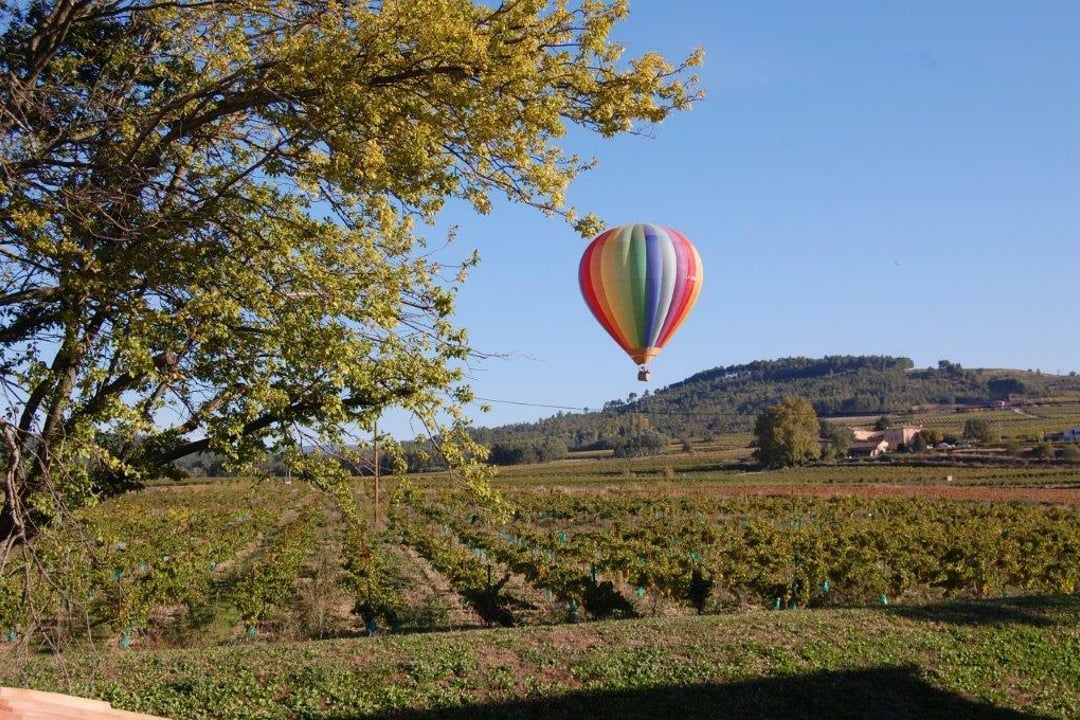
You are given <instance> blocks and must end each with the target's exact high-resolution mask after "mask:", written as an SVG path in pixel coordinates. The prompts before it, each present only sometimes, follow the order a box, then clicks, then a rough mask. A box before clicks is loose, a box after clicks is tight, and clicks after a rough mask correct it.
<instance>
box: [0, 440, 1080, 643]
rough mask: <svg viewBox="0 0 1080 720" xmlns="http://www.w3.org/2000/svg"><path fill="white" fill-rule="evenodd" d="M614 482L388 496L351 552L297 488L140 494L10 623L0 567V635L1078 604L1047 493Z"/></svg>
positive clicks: (1076, 553) (951, 484) (1028, 479)
mask: <svg viewBox="0 0 1080 720" xmlns="http://www.w3.org/2000/svg"><path fill="white" fill-rule="evenodd" d="M669 459H670V458H669ZM619 466H620V465H619V464H618V463H605V462H595V463H593V466H592V468H591V470H592V473H591V474H590V473H588V472H583V468H585V467H586V466H583V465H575V464H567V465H564V466H562V468H561V470H559V471H558V472H561V473H563V475H564V476H565V477H564V478H563V479H564V480H565V482H559V478H560V477H561V476H560V475H559V474H558V473H557V472H556V471H555V469H554V468H548V469H547V473H548V474H547V475H543V474H541V475H539V476H530V477H513V476H511V477H508V478H507V479H505V480H500V481H496V486H497V487H498V488H499V489H500V490H501V492H502V495H503V499H504V504H503V505H501V506H499V507H482V506H478V505H476V504H475V502H474V497H473V496H472V495H470V494H468V493H466V492H464V491H461V490H455V489H452V487H450V484H449V483H447V482H446V480H445V478H442V479H440V478H430V479H427V480H424V479H413V480H410V481H408V482H397V483H394V482H391V485H392V488H393V489H392V492H391V493H390V497H391V501H390V503H389V506H388V507H387V508H384V515H386V516H387V517H386V519H385V522H382V523H380V525H379V526H378V527H373V526H368V527H363V528H360V529H359V530H358V529H356V528H355V527H353V526H352V525H351V524H350V523H347V522H345V520H344V518H343V516H342V514H341V512H340V511H339V510H338V508H337V505H336V504H335V503H334V502H333V501H332V500H331V498H330V497H329V496H326V495H323V494H321V493H319V492H317V491H315V490H313V489H312V488H310V487H309V486H307V485H305V484H303V483H285V482H282V481H280V480H276V481H270V480H266V481H261V482H254V481H247V480H234V481H216V482H208V483H204V484H185V485H179V486H157V487H152V488H149V489H147V490H145V491H142V492H140V493H134V494H129V495H126V496H124V497H121V498H119V499H116V500H112V501H109V502H108V503H105V504H103V505H101V506H99V507H97V508H94V509H93V510H91V511H89V512H88V513H87V515H86V516H85V518H84V520H85V525H84V530H83V531H82V532H76V531H75V530H67V531H64V532H57V533H53V534H47V535H46V536H44V537H43V538H42V539H41V541H40V542H39V543H37V544H36V545H35V547H34V555H33V557H32V558H30V557H27V558H26V560H28V561H29V560H31V559H32V560H33V562H35V563H37V565H38V567H41V568H43V569H44V570H45V571H46V572H45V573H42V574H39V575H36V576H34V577H35V578H36V580H35V582H34V583H33V584H32V585H31V587H30V588H29V592H30V596H29V599H30V600H31V601H30V602H27V601H26V600H27V598H26V597H24V596H23V594H22V592H23V590H22V589H21V588H22V587H23V586H22V581H23V578H24V577H25V576H24V575H23V574H22V572H21V571H20V568H19V567H18V566H17V565H16V564H12V565H11V566H9V568H8V570H7V574H6V575H5V577H4V578H3V586H2V594H0V602H2V610H3V612H2V615H0V618H2V624H3V632H4V634H5V637H6V639H7V640H8V642H9V646H15V645H19V644H20V643H23V644H25V643H44V644H45V645H47V646H51V647H52V648H53V649H57V648H61V647H66V646H69V645H74V646H80V645H82V644H85V643H86V642H92V643H96V644H99V645H100V644H102V643H104V644H106V645H110V644H111V645H113V646H114V647H116V648H120V649H127V648H140V647H141V648H147V647H207V646H212V645H220V644H222V643H225V644H229V643H250V642H260V641H267V640H298V639H309V638H325V637H340V636H362V635H378V634H385V633H387V632H390V633H393V632H396V631H404V630H411V631H415V630H436V629H450V628H469V627H483V626H517V625H550V624H559V623H573V622H581V621H586V620H595V619H604V618H614V619H617V618H640V617H655V616H662V617H669V616H675V615H696V614H702V613H704V614H716V613H730V612H739V611H745V610H752V609H755V608H756V609H768V610H785V611H789V610H800V609H809V608H825V607H861V606H870V605H874V604H881V605H886V604H894V605H895V604H912V605H919V604H926V603H928V602H935V601H942V600H947V599H956V598H992V597H1003V596H1012V595H1017V594H1071V593H1075V592H1077V591H1078V589H1080V507H1078V505H1080V483H1078V482H1077V478H1076V476H1075V474H1073V473H1072V471H1070V470H1068V469H1062V468H1051V467H1043V468H1040V467H1034V468H1024V469H1020V468H997V469H994V468H956V469H953V470H950V471H949V472H950V475H949V476H948V481H947V482H946V481H943V478H942V476H941V474H940V472H938V471H937V470H936V469H927V468H913V467H894V466H881V467H875V468H873V469H870V468H860V467H818V468H806V469H801V470H792V471H787V472H782V473H766V474H761V473H756V474H755V473H750V474H747V473H744V472H732V471H730V470H728V471H724V470H718V469H713V470H711V471H709V472H708V473H706V474H707V475H708V476H710V477H712V476H715V477H716V479H714V480H702V479H701V478H700V477H699V476H698V473H695V472H692V471H690V470H689V469H688V468H678V469H675V468H673V467H671V466H667V465H665V466H661V467H653V466H651V465H650V464H649V463H642V464H640V465H637V466H636V468H637V469H636V471H635V472H634V473H633V475H632V476H629V477H623V478H613V477H612V476H613V475H614V474H615V473H616V472H617V470H618V467H619ZM538 477H540V478H543V481H540V480H538V479H537V478H538ZM369 489H370V488H368V487H367V486H366V484H365V483H363V482H360V481H357V482H356V484H355V487H354V493H355V499H356V501H357V502H358V504H359V506H360V507H362V508H367V509H369V510H370V508H371V504H370V498H369V495H368V490H369ZM86 528H89V529H92V532H90V533H89V534H88V533H87V531H86V530H85V529H86Z"/></svg>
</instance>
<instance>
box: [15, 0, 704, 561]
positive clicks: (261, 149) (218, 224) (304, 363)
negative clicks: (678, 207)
mask: <svg viewBox="0 0 1080 720" xmlns="http://www.w3.org/2000/svg"><path fill="white" fill-rule="evenodd" d="M626 12H627V8H626V2H624V1H621V0H614V1H611V2H602V1H600V0H577V1H576V2H566V1H565V0H555V1H554V2H552V1H551V0H520V1H512V0H508V1H507V2H502V3H485V2H480V1H479V0H382V1H378V0H372V1H370V2H353V1H350V0H337V1H334V0H188V1H184V0H178V1H176V2H156V1H155V0H39V1H32V2H10V1H0V32H2V40H0V75H2V79H0V136H2V144H0V368H2V371H3V373H2V378H3V379H2V383H3V387H2V392H3V399H4V402H5V403H6V407H5V412H4V415H5V417H4V419H3V420H0V430H2V436H3V441H4V448H5V454H4V460H5V462H4V467H5V487H4V498H5V504H4V506H3V510H2V514H0V540H3V541H4V543H5V544H4V549H5V550H6V549H8V548H10V547H11V544H12V543H13V542H17V541H19V540H20V539H25V538H26V537H27V535H28V534H30V533H32V531H33V528H34V527H35V526H37V525H39V524H40V523H41V522H44V521H47V520H48V518H50V517H52V516H54V515H55V514H56V513H57V512H58V511H59V510H60V508H61V507H62V506H64V505H65V504H71V503H80V502H86V501H87V500H89V499H92V498H94V497H99V496H101V495H103V494H108V493H112V492H117V491H119V490H122V489H124V488H126V487H130V486H132V485H135V484H137V483H139V482H140V481H141V480H143V479H144V478H146V477H148V476H154V475H157V474H159V473H161V472H162V469H163V468H165V467H167V465H168V464H169V463H170V462H171V461H173V460H175V459H177V458H179V457H182V456H184V455H186V454H189V453H193V452H197V451H203V450H207V449H210V450H214V451H216V452H220V453H224V454H225V455H226V456H227V457H228V458H230V460H231V461H233V462H235V463H242V462H243V461H245V460H248V459H251V458H253V457H255V456H257V455H258V454H260V453H263V452H265V451H266V449H267V448H272V449H275V450H281V449H287V448H288V447H290V446H295V444H296V443H297V442H298V441H299V440H298V437H299V435H298V434H299V433H309V434H311V435H312V436H317V437H320V438H323V439H326V440H328V441H332V442H334V441H338V440H340V439H341V436H340V433H341V432H342V428H346V427H370V425H371V423H372V421H373V420H374V418H376V417H377V416H378V414H379V413H380V412H381V411H382V410H383V409H384V408H386V407H387V406H390V405H394V406H400V407H404V408H407V409H410V410H412V411H414V412H416V413H418V414H419V415H420V416H421V417H423V418H428V419H431V418H434V417H436V414H437V413H439V412H441V411H442V410H444V409H445V408H446V406H450V407H451V408H452V407H453V406H454V405H456V404H459V403H460V402H462V401H466V400H468V399H469V395H468V391H467V389H466V388H463V387H461V385H460V382H461V374H460V371H459V370H457V369H456V368H457V367H458V364H456V361H457V360H459V359H461V358H464V357H466V356H467V354H468V353H469V348H468V346H467V342H466V336H465V333H464V332H463V331H462V330H461V329H459V328H457V327H455V326H454V324H453V323H452V312H453V299H454V292H455V289H456V287H457V284H458V283H459V282H461V280H462V279H463V276H462V275H461V274H459V271H461V272H463V271H464V269H465V268H466V267H467V266H468V265H470V264H471V261H468V262H465V263H463V264H462V265H461V266H460V267H459V266H451V267H444V266H443V265H442V264H440V262H439V261H438V259H437V258H436V257H434V256H432V255H430V254H429V253H428V251H426V250H425V249H424V242H423V240H422V238H421V237H419V236H418V234H417V233H418V230H417V229H416V228H415V227H414V223H416V222H418V221H420V222H429V221H431V220H432V219H433V218H434V217H435V215H436V214H437V213H438V212H439V210H440V208H441V207H442V206H443V204H444V202H445V201H446V200H447V199H449V198H460V199H463V200H465V201H467V202H470V203H471V204H472V205H473V206H474V207H475V208H476V210H477V211H479V212H486V211H488V210H489V209H490V207H491V204H492V202H493V200H496V199H498V198H499V197H504V198H508V199H509V200H511V201H516V202H521V203H526V204H529V205H532V206H535V207H536V208H538V209H539V210H541V211H543V212H546V213H549V214H555V215H561V216H563V217H564V218H565V219H566V220H567V221H569V222H570V223H571V224H573V225H576V227H577V229H578V230H579V231H580V232H582V233H587V232H590V231H591V230H593V229H594V228H595V222H594V221H593V219H592V218H590V217H585V218H578V216H577V215H576V214H575V212H574V211H573V209H571V208H568V207H566V206H565V204H564V192H565V190H566V188H567V186H568V183H569V182H570V181H571V180H572V179H573V178H574V177H575V176H576V175H577V174H578V173H579V172H581V171H582V170H583V169H585V168H587V167H588V166H589V165H590V163H591V162H592V160H591V159H589V158H579V157H577V156H575V155H572V154H568V153H566V152H565V151H563V150H562V149H561V147H560V141H561V140H560V139H561V138H562V137H563V135H564V133H565V132H566V131H567V130H568V129H569V128H570V127H572V126H579V127H582V128H585V129H586V130H589V131H593V132H595V133H596V134H598V135H600V136H612V135H616V134H619V133H624V132H637V131H638V130H640V129H641V128H642V127H645V126H647V125H648V124H650V123H656V122H659V121H661V120H663V119H664V118H665V117H666V116H667V115H668V114H669V113H670V112H671V111H672V110H674V109H681V108H686V107H688V106H689V105H690V104H691V102H692V100H693V99H694V97H695V96H696V90H695V88H694V79H693V78H692V77H691V76H689V75H688V74H687V68H688V67H689V66H691V65H694V64H696V63H697V62H698V60H699V55H698V54H697V53H695V54H693V55H691V56H690V57H688V58H686V59H685V60H681V61H678V62H676V63H674V64H671V63H669V62H667V61H665V60H664V59H663V58H662V57H660V56H658V55H656V54H652V53H649V54H644V55H641V56H640V57H637V58H635V59H630V60H625V59H622V58H621V57H620V52H621V49H620V47H619V46H618V45H617V44H615V43H613V42H612V41H611V40H610V39H609V33H610V30H611V28H612V26H613V24H614V23H616V22H617V21H619V20H620V19H622V18H623V17H624V16H625V15H626ZM295 457H296V458H297V459H299V458H300V455H299V454H297V455H296V456H295Z"/></svg>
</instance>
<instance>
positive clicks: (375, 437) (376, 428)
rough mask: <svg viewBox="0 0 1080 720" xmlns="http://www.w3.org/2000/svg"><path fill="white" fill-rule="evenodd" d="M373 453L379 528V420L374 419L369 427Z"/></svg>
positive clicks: (376, 522) (376, 523) (376, 516)
mask: <svg viewBox="0 0 1080 720" xmlns="http://www.w3.org/2000/svg"><path fill="white" fill-rule="evenodd" d="M371 431H372V437H373V441H374V442H373V445H374V448H375V450H374V455H375V525H374V527H375V529H376V530H377V529H378V528H379V471H380V468H379V421H378V420H376V421H375V422H374V424H373V425H372V428H371Z"/></svg>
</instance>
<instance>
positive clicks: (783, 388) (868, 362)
mask: <svg viewBox="0 0 1080 720" xmlns="http://www.w3.org/2000/svg"><path fill="white" fill-rule="evenodd" d="M792 395H795V396H800V397H804V398H806V399H807V400H809V401H810V402H811V403H812V404H813V406H814V409H815V411H816V412H817V413H818V416H819V417H826V418H827V417H830V416H831V417H836V416H849V415H875V414H878V415H882V414H897V413H905V412H910V411H912V410H913V409H917V408H920V407H928V406H939V405H972V404H981V403H992V402H995V401H998V402H1000V401H1008V400H1010V399H1013V400H1017V399H1023V400H1026V401H1032V400H1036V399H1040V398H1044V399H1045V398H1052V397H1056V396H1062V395H1071V396H1073V397H1074V398H1076V397H1077V396H1080V378H1078V377H1077V376H1076V373H1072V374H1070V375H1051V374H1046V373H1042V372H1039V371H1031V370H1009V369H985V368H980V369H967V368H963V367H962V366H961V365H960V364H959V363H953V362H950V361H948V360H942V361H940V362H939V363H938V365H937V367H931V368H925V369H916V368H915V366H914V362H912V360H911V359H910V358H906V357H893V356H887V355H832V356H826V357H823V358H817V359H815V358H805V357H793V358H782V359H778V360H758V361H754V362H751V363H747V364H744V365H730V366H726V367H715V368H712V369H710V370H703V371H701V372H699V373H695V374H694V375H691V376H690V377H688V378H686V379H685V380H680V381H678V382H675V383H672V384H671V385H668V386H667V387H664V388H661V389H659V390H656V391H654V392H650V391H646V392H645V393H643V394H642V395H641V396H638V395H636V394H633V393H632V394H631V395H630V396H629V397H628V398H627V399H626V400H613V401H610V402H608V403H605V405H604V407H603V409H602V410H600V411H597V412H587V413H573V414H568V413H559V414H558V415H555V416H553V417H550V418H545V419H543V420H539V421H537V422H533V423H518V424H514V425H506V426H501V427H496V428H481V429H480V430H478V432H477V437H478V439H480V440H481V441H482V442H484V443H485V444H488V445H489V446H490V445H492V444H494V443H502V444H506V443H522V442H529V443H536V442H539V441H540V440H545V441H547V442H551V440H552V439H553V438H556V439H560V440H562V441H563V442H565V443H566V446H567V447H568V448H570V449H575V448H581V447H588V446H592V445H595V444H596V443H598V442H602V439H603V438H605V437H608V438H610V437H611V436H612V435H613V434H614V435H623V436H625V435H627V434H628V432H632V430H630V431H628V430H627V425H628V423H629V422H630V420H629V418H631V417H633V418H634V420H633V423H635V424H636V427H637V428H638V430H640V429H641V428H642V427H645V428H647V429H648V430H651V431H655V432H658V433H662V434H664V435H666V436H668V437H669V438H680V437H701V436H703V435H708V434H710V433H723V432H734V431H741V430H749V429H750V428H751V427H752V425H753V422H754V418H755V417H756V416H757V415H758V414H759V413H760V412H762V411H763V410H764V409H765V408H767V407H769V406H770V405H772V404H774V403H776V402H777V401H779V400H781V399H782V398H784V397H788V396H792Z"/></svg>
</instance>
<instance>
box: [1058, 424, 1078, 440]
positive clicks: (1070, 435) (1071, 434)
mask: <svg viewBox="0 0 1080 720" xmlns="http://www.w3.org/2000/svg"><path fill="white" fill-rule="evenodd" d="M1061 439H1062V440H1064V441H1065V442H1080V427H1074V428H1069V429H1068V430H1066V431H1065V432H1063V433H1061Z"/></svg>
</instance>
